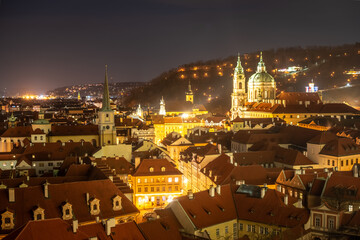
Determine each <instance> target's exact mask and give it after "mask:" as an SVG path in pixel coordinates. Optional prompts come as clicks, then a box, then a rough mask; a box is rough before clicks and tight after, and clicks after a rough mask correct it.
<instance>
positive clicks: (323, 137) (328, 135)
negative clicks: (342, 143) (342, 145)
mask: <svg viewBox="0 0 360 240" xmlns="http://www.w3.org/2000/svg"><path fill="white" fill-rule="evenodd" d="M334 139H337V137H336V134H334V133H332V132H329V131H326V132H320V133H319V134H318V135H316V136H315V137H313V138H312V139H310V140H309V141H308V143H312V144H326V143H328V142H330V141H331V140H334Z"/></svg>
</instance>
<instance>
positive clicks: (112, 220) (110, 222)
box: [105, 218, 115, 236]
mask: <svg viewBox="0 0 360 240" xmlns="http://www.w3.org/2000/svg"><path fill="white" fill-rule="evenodd" d="M112 227H115V218H110V219H108V220H106V222H105V231H106V235H108V236H110V234H111V228H112Z"/></svg>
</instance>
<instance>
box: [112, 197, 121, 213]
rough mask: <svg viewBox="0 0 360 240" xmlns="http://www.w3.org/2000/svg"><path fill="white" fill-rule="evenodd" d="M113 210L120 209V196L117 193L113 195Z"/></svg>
mask: <svg viewBox="0 0 360 240" xmlns="http://www.w3.org/2000/svg"><path fill="white" fill-rule="evenodd" d="M112 200H113V210H114V211H119V210H121V209H122V206H121V197H120V196H119V195H116V196H115V197H113V199H112Z"/></svg>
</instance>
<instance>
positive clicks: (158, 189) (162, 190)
mask: <svg viewBox="0 0 360 240" xmlns="http://www.w3.org/2000/svg"><path fill="white" fill-rule="evenodd" d="M142 189H144V192H149V188H148V187H144V188H141V187H138V192H139V193H140V192H142ZM155 190H156V191H155ZM172 190H173V188H172V186H169V187H168V192H172ZM165 191H166V188H165V186H163V187H161V192H165ZM174 191H179V186H175V187H174ZM150 192H160V187H156V188H155V187H150Z"/></svg>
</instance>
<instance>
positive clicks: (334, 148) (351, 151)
mask: <svg viewBox="0 0 360 240" xmlns="http://www.w3.org/2000/svg"><path fill="white" fill-rule="evenodd" d="M320 154H324V155H330V156H336V157H340V156H350V155H356V154H360V148H359V146H358V145H357V144H356V143H355V142H354V141H353V140H352V139H350V138H336V139H334V140H332V141H329V142H328V143H327V144H326V145H325V146H324V147H323V148H322V150H321V151H320Z"/></svg>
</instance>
